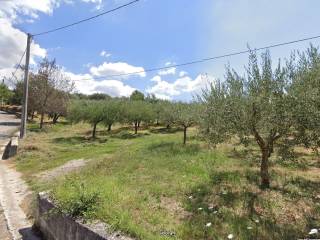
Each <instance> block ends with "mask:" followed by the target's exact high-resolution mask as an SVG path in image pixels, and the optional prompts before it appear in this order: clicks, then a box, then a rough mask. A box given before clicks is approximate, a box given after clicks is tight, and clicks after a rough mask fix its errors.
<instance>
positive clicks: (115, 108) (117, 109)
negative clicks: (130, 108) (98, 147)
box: [102, 99, 123, 131]
mask: <svg viewBox="0 0 320 240" xmlns="http://www.w3.org/2000/svg"><path fill="white" fill-rule="evenodd" d="M122 108H123V107H122V102H121V101H120V100H115V99H110V100H106V101H104V102H103V121H102V122H103V124H104V125H105V126H106V127H108V131H111V127H112V125H113V124H114V123H115V122H117V121H120V120H121V117H122Z"/></svg>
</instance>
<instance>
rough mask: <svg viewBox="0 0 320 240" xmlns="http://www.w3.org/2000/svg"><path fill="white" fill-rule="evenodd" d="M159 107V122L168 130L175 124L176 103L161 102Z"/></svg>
mask: <svg viewBox="0 0 320 240" xmlns="http://www.w3.org/2000/svg"><path fill="white" fill-rule="evenodd" d="M158 105H159V106H158V107H159V120H160V122H161V123H162V124H164V125H165V126H166V128H167V129H169V128H170V126H171V125H172V124H173V123H174V120H175V109H174V103H172V102H170V101H161V102H159V103H158Z"/></svg>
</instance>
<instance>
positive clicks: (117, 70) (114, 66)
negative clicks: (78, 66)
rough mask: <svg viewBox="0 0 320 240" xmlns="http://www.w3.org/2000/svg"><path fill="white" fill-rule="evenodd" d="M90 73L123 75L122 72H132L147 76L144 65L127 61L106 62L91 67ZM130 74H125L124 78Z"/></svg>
mask: <svg viewBox="0 0 320 240" xmlns="http://www.w3.org/2000/svg"><path fill="white" fill-rule="evenodd" d="M90 73H91V74H92V75H94V76H112V75H122V74H130V73H135V74H133V75H137V76H140V77H145V76H146V73H145V72H144V68H143V67H135V66H132V65H129V64H128V63H125V62H116V63H111V62H109V63H108V62H104V63H103V64H101V65H99V66H97V67H91V68H90ZM126 77H128V76H123V78H126Z"/></svg>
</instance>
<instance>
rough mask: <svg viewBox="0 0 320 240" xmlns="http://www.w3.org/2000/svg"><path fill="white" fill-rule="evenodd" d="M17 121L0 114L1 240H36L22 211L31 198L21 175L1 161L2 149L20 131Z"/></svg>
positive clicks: (9, 115) (12, 117)
mask: <svg viewBox="0 0 320 240" xmlns="http://www.w3.org/2000/svg"><path fill="white" fill-rule="evenodd" d="M19 127H20V119H18V118H17V117H16V116H15V115H12V114H7V113H5V112H2V111H0V240H39V238H38V237H37V236H36V235H35V234H34V233H33V232H32V223H31V222H30V221H29V219H28V218H27V216H26V214H25V213H24V211H23V210H22V209H21V206H22V204H23V203H24V200H25V199H26V197H27V196H29V195H30V191H29V189H28V186H27V184H26V183H25V182H24V181H23V180H22V178H21V174H20V173H19V172H17V171H16V170H15V166H14V163H13V162H12V161H11V160H2V154H3V151H4V148H5V146H6V145H7V144H8V143H9V141H10V139H11V137H12V136H13V135H14V134H15V133H16V132H17V131H18V130H19Z"/></svg>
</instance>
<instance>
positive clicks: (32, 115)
mask: <svg viewBox="0 0 320 240" xmlns="http://www.w3.org/2000/svg"><path fill="white" fill-rule="evenodd" d="M33 119H34V111H31V120H33Z"/></svg>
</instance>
